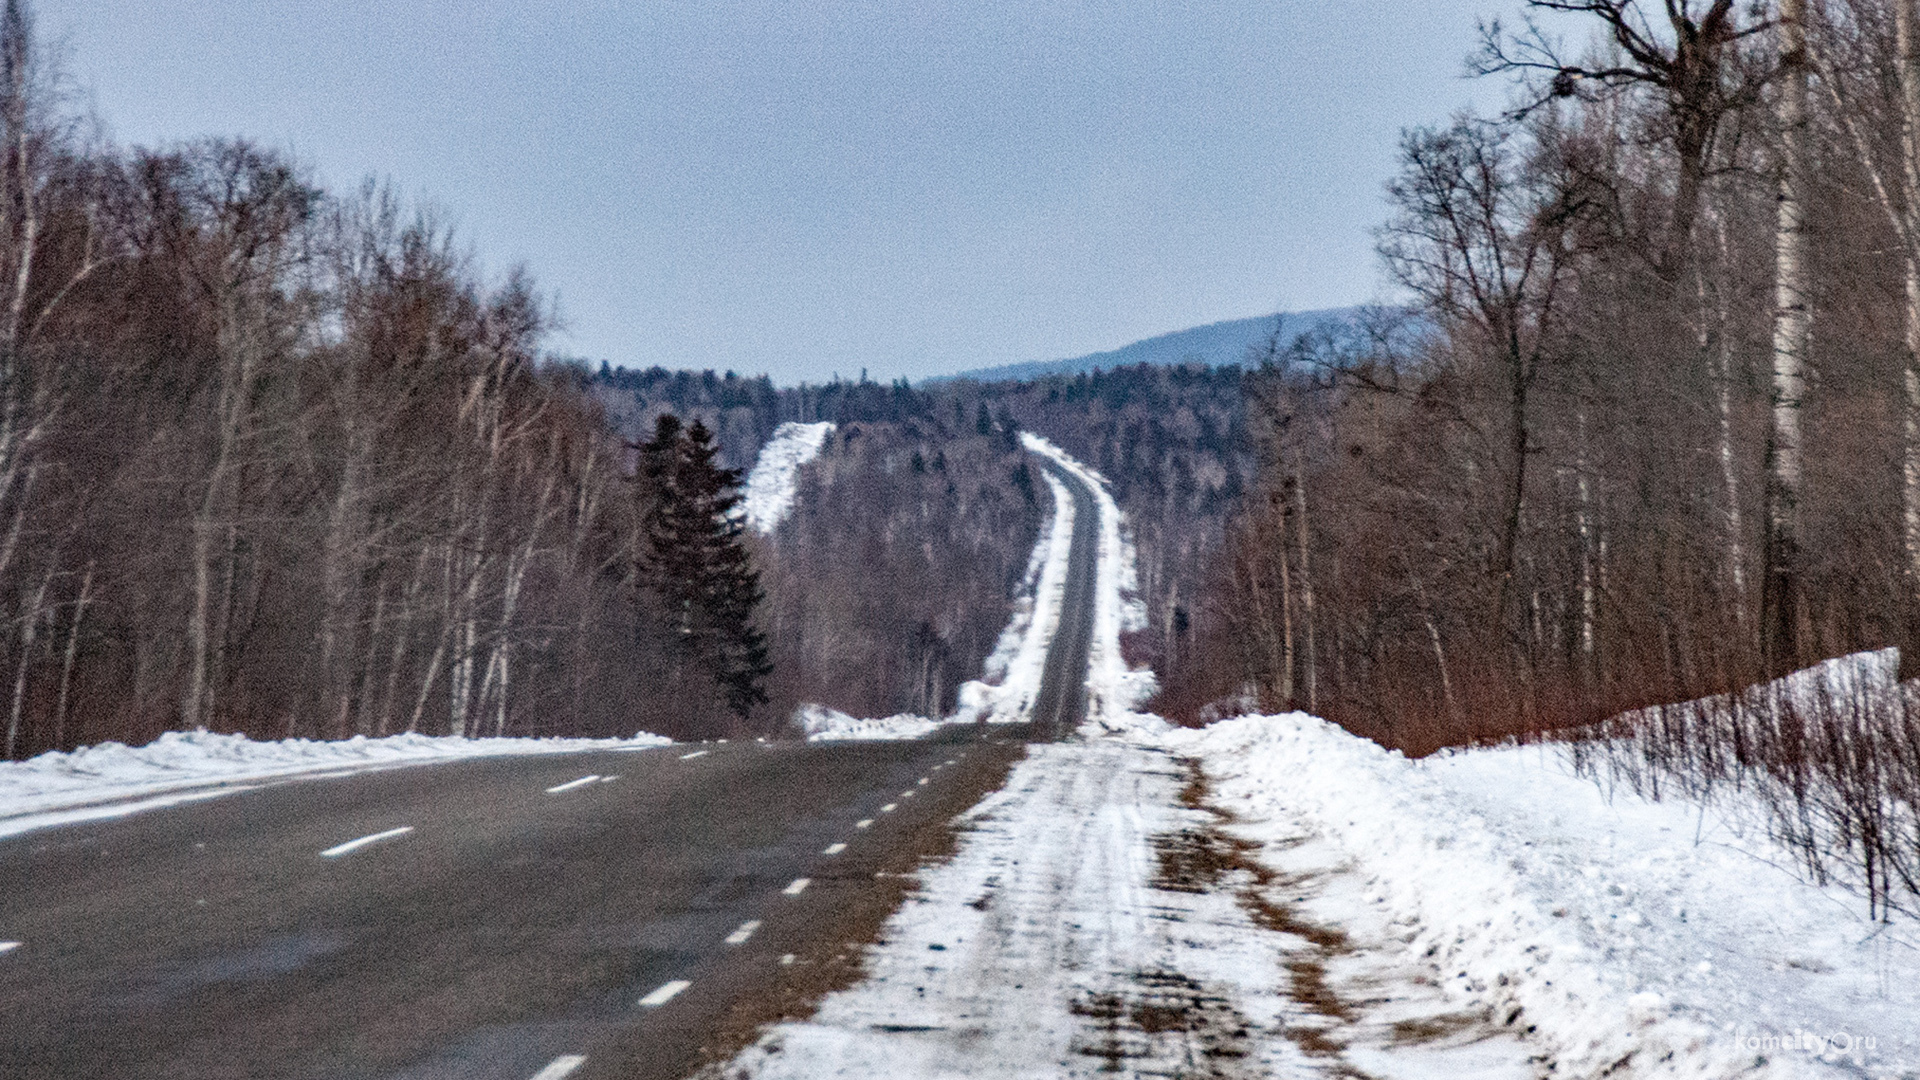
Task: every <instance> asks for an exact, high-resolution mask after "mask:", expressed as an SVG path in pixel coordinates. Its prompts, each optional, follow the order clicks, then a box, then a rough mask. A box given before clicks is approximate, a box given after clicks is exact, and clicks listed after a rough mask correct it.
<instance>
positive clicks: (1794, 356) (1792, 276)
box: [1762, 0, 1813, 666]
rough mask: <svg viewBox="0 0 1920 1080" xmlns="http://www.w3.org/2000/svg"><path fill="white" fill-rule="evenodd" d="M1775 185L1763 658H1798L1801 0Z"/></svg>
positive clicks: (1803, 309) (1791, 14)
mask: <svg viewBox="0 0 1920 1080" xmlns="http://www.w3.org/2000/svg"><path fill="white" fill-rule="evenodd" d="M1778 33H1779V41H1780V56H1781V65H1782V69H1783V73H1782V76H1781V80H1780V91H1779V93H1780V101H1779V106H1778V107H1779V116H1778V120H1779V125H1780V145H1781V162H1780V189H1779V206H1778V211H1779V214H1778V218H1777V222H1776V226H1775V234H1774V311H1773V393H1772V404H1773V410H1772V428H1771V442H1772V445H1771V452H1770V455H1769V456H1770V458H1771V462H1770V467H1769V470H1768V491H1767V540H1768V543H1767V582H1766V585H1767V589H1766V600H1767V603H1766V604H1765V605H1764V606H1765V607H1766V609H1767V620H1766V621H1767V625H1766V627H1765V628H1764V631H1763V634H1764V636H1763V645H1762V647H1763V652H1764V655H1765V656H1766V657H1767V659H1768V662H1769V665H1770V666H1779V665H1790V664H1792V663H1794V662H1795V661H1797V660H1799V659H1800V657H1799V656H1798V648H1799V641H1798V634H1799V615H1800V611H1799V608H1800V603H1801V597H1800V592H1801V580H1800V562H1801V556H1800V532H1799V504H1800V490H1801V484H1802V466H1801V437H1800V406H1801V401H1802V399H1803V397H1804V395H1805V393H1806V365H1807V360H1808V347H1809V344H1810V341H1811V338H1812V330H1813V311H1812V280H1811V270H1812V268H1811V266H1810V265H1809V263H1808V243H1807V219H1806V206H1805V204H1804V202H1803V199H1804V194H1805V183H1806V177H1805V171H1806V165H1807V161H1806V153H1807V146H1808V138H1809V132H1808V109H1807V88H1808V78H1807V68H1808V64H1807V39H1806V0H1781V3H1780V21H1779V28H1778Z"/></svg>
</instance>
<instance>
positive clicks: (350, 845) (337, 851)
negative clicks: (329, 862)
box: [320, 825, 413, 859]
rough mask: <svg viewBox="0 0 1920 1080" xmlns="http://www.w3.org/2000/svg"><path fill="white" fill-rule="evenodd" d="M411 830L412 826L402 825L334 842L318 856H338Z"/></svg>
mask: <svg viewBox="0 0 1920 1080" xmlns="http://www.w3.org/2000/svg"><path fill="white" fill-rule="evenodd" d="M412 831H413V826H411V825H402V826H400V827H399V828H397V829H388V830H387V831H386V832H377V833H374V834H373V835H372V836H363V837H361V838H360V839H358V840H349V841H347V842H346V843H344V844H335V845H334V846H333V847H330V848H328V849H327V850H325V851H323V852H321V853H320V857H321V858H323V859H334V858H338V857H340V856H342V855H345V854H346V853H347V852H349V851H359V850H360V849H361V848H363V847H366V846H367V845H368V844H377V843H379V842H380V841H382V840H391V839H393V838H394V837H396V836H405V835H407V834H408V833H410V832H412Z"/></svg>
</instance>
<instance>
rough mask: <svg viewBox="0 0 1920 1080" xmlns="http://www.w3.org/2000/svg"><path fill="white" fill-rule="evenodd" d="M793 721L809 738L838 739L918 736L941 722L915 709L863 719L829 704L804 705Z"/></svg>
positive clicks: (794, 715) (795, 713) (817, 740)
mask: <svg viewBox="0 0 1920 1080" xmlns="http://www.w3.org/2000/svg"><path fill="white" fill-rule="evenodd" d="M793 722H794V723H796V724H798V725H800V730H801V731H803V732H805V733H806V736H807V741H809V742H826V741H829V740H838V739H917V738H919V737H921V736H922V735H925V734H927V733H928V732H930V731H933V730H934V729H935V728H938V727H939V726H940V723H939V721H937V720H929V719H927V718H926V717H924V716H915V715H913V714H912V713H899V714H897V715H894V716H889V717H886V718H884V719H880V720H862V719H860V718H859V717H854V716H849V715H847V714H846V713H843V712H841V711H840V710H839V709H829V708H827V707H826V706H825V705H812V704H808V705H802V706H800V707H799V708H798V709H795V710H794V711H793Z"/></svg>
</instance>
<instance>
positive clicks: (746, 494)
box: [740, 420, 833, 534]
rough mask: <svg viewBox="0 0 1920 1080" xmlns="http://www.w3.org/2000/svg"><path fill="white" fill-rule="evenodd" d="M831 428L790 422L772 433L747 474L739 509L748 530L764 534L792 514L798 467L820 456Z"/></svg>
mask: <svg viewBox="0 0 1920 1080" xmlns="http://www.w3.org/2000/svg"><path fill="white" fill-rule="evenodd" d="M831 434H833V424H832V423H831V422H829V421H826V420H822V421H820V422H819V423H817V424H799V423H794V422H792V421H789V422H787V423H784V424H781V425H780V426H779V427H777V428H774V429H773V437H772V438H770V439H768V440H767V445H765V446H763V447H761V448H760V456H759V457H757V458H755V459H754V462H753V468H752V469H750V470H748V472H747V480H746V484H745V486H744V490H743V491H742V492H741V499H740V506H741V509H742V512H743V513H744V514H745V516H746V522H747V528H749V529H752V530H753V531H754V532H757V533H761V534H766V533H771V532H772V531H773V530H775V529H777V528H779V527H780V523H781V522H782V521H785V520H786V517H787V515H788V514H789V513H791V512H792V510H793V496H794V492H795V491H796V490H797V489H798V487H799V480H800V466H802V465H805V464H806V463H807V462H809V461H812V460H813V459H814V458H816V457H818V456H819V455H820V448H821V447H822V446H824V445H826V441H827V436H829V435H831Z"/></svg>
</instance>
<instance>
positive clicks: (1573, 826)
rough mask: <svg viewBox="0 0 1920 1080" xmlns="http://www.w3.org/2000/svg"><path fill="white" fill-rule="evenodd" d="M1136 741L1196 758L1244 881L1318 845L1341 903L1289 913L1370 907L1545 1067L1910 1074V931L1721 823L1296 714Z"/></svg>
mask: <svg viewBox="0 0 1920 1080" xmlns="http://www.w3.org/2000/svg"><path fill="white" fill-rule="evenodd" d="M1155 741H1156V742H1157V743H1158V745H1161V746H1165V747H1167V748H1169V749H1171V750H1174V751H1175V752H1178V753H1181V754H1184V755H1188V756H1192V757H1194V758H1197V759H1198V760H1199V761H1200V762H1201V763H1202V766H1203V768H1204V770H1205V773H1206V775H1207V777H1208V779H1209V781H1210V782H1211V784H1212V785H1213V794H1212V797H1211V804H1212V805H1215V806H1218V807H1220V808H1222V809H1224V810H1226V811H1229V812H1231V813H1232V814H1233V815H1235V818H1236V821H1237V824H1235V825H1234V826H1232V827H1231V831H1232V833H1233V834H1234V835H1236V836H1240V837H1242V838H1244V839H1246V840H1249V841H1252V842H1254V843H1256V844H1257V845H1259V847H1258V848H1257V849H1256V851H1257V857H1258V858H1259V859H1260V860H1261V862H1263V863H1264V864H1266V865H1267V866H1270V867H1272V868H1274V869H1275V870H1276V871H1279V872H1281V873H1282V874H1285V873H1287V872H1289V865H1290V863H1291V862H1292V861H1293V860H1296V859H1297V858H1298V855H1297V851H1298V849H1299V848H1300V846H1301V845H1302V844H1303V842H1307V841H1310V842H1311V843H1314V844H1319V843H1324V844H1327V845H1330V846H1331V848H1332V849H1333V851H1334V853H1335V861H1336V862H1337V863H1342V864H1344V865H1345V866H1346V867H1347V870H1346V871H1345V873H1346V876H1348V877H1350V878H1351V879H1352V880H1353V881H1354V882H1355V883H1356V888H1357V890H1358V892H1357V895H1355V896H1351V897H1348V898H1347V899H1346V901H1345V902H1344V903H1332V902H1331V898H1321V899H1319V900H1312V899H1310V900H1309V902H1308V903H1307V904H1305V905H1303V906H1302V910H1303V911H1304V912H1306V913H1307V914H1308V915H1309V917H1313V918H1318V919H1323V920H1325V921H1327V922H1328V923H1332V924H1345V925H1348V926H1351V925H1353V921H1354V919H1355V917H1356V916H1364V914H1365V913H1366V912H1368V911H1375V912H1379V913H1380V917H1381V918H1383V919H1389V920H1390V921H1391V924H1392V926H1393V927H1394V928H1395V932H1396V933H1397V934H1399V935H1400V937H1401V940H1404V941H1405V943H1406V945H1405V952H1406V953H1407V954H1408V955H1410V956H1413V957H1418V958H1421V959H1422V962H1423V963H1424V964H1425V966H1426V967H1427V969H1428V970H1427V971H1426V972H1425V973H1424V974H1425V976H1426V977H1427V978H1428V979H1430V980H1432V981H1433V983H1434V984H1435V985H1437V986H1440V987H1442V988H1444V989H1445V991H1446V992H1447V994H1448V995H1450V996H1451V997H1453V998H1454V999H1455V1000H1456V1001H1457V1002H1458V1003H1459V1005H1460V1007H1461V1008H1462V1009H1464V1010H1467V1011H1469V1012H1476V1013H1484V1014H1485V1015H1490V1016H1493V1017H1495V1018H1496V1019H1501V1020H1504V1019H1505V1018H1506V1017H1508V1016H1510V1015H1511V1016H1513V1017H1514V1021H1513V1022H1514V1026H1515V1027H1517V1028H1520V1029H1524V1030H1527V1031H1528V1032H1529V1034H1528V1036H1527V1038H1528V1040H1529V1041H1530V1042H1533V1043H1536V1044H1538V1045H1539V1046H1540V1047H1541V1048H1542V1050H1543V1052H1544V1053H1545V1055H1546V1056H1547V1059H1548V1060H1551V1061H1552V1062H1554V1063H1555V1073H1556V1074H1557V1075H1575V1076H1578V1075H1597V1074H1600V1073H1603V1072H1609V1071H1616V1070H1614V1069H1612V1068H1610V1067H1611V1066H1613V1065H1614V1064H1615V1063H1616V1062H1622V1061H1625V1062H1627V1065H1626V1066H1625V1067H1624V1071H1623V1074H1624V1075H1689V1076H1728V1075H1733V1074H1735V1073H1744V1072H1745V1071H1746V1070H1751V1069H1756V1068H1757V1063H1761V1062H1767V1063H1770V1064H1769V1065H1767V1066H1766V1069H1772V1068H1784V1069H1787V1070H1789V1071H1791V1072H1801V1071H1807V1070H1811V1071H1816V1072H1817V1071H1823V1069H1822V1066H1823V1065H1833V1066H1839V1067H1843V1068H1845V1069H1847V1070H1848V1071H1850V1072H1853V1073H1854V1074H1855V1075H1869V1076H1886V1077H1896V1076H1912V1075H1914V1074H1915V1073H1916V1071H1920V1042H1916V1033H1915V1030H1914V1027H1915V1025H1914V1021H1913V1018H1914V1017H1915V1016H1920V926H1916V925H1915V924H1914V923H1913V922H1912V921H1911V920H1903V921H1901V922H1897V923H1893V924H1872V923H1869V922H1868V921H1867V920H1866V918H1865V917H1864V916H1865V911H1864V904H1863V903H1861V902H1860V901H1859V900H1858V899H1856V898H1854V897H1851V896H1844V895H1833V894H1830V893H1828V892H1826V891H1823V890H1821V889H1819V888H1816V887H1813V886H1810V885H1807V884H1804V883H1802V882H1801V881H1799V880H1797V879H1796V878H1795V877H1794V875H1793V874H1792V873H1791V872H1790V871H1789V870H1788V869H1786V867H1788V866H1791V865H1792V862H1791V859H1792V856H1791V854H1790V853H1787V852H1785V851H1784V850H1782V849H1780V848H1777V847H1775V846H1774V845H1773V844H1772V843H1771V842H1770V841H1768V840H1767V838H1766V834H1765V831H1764V829H1763V828H1760V827H1758V826H1750V825H1745V824H1743V822H1742V820H1740V819H1739V817H1740V816H1739V815H1736V814H1733V813H1730V812H1722V811H1719V810H1716V809H1713V808H1706V807H1702V806H1700V805H1697V804H1685V803H1679V802H1668V803H1649V802H1645V801H1642V800H1640V799H1638V798H1634V797H1631V796H1625V795H1617V796H1616V798H1614V799H1613V800H1612V801H1609V800H1608V799H1607V798H1606V797H1605V795H1604V794H1603V793H1602V792H1601V791H1600V789H1599V788H1598V787H1597V786H1596V785H1594V784H1593V783H1592V782H1590V781H1587V780H1584V779H1580V778H1578V777H1576V776H1574V775H1573V774H1572V770H1571V767H1570V765H1569V764H1568V763H1567V761H1566V759H1565V757H1564V756H1563V753H1562V752H1561V751H1559V750H1550V749H1544V748H1537V747H1526V748H1505V749H1496V750H1474V751H1467V752H1459V753H1454V754H1450V755H1447V756H1443V757H1436V758H1429V759H1427V760H1424V761H1408V760H1406V759H1404V758H1402V757H1401V756H1400V755H1398V754H1396V753H1390V752H1387V751H1384V750H1381V749H1380V748H1379V747H1377V746H1376V745H1374V744H1373V743H1370V742H1366V741H1364V740H1361V739H1358V738H1355V737H1354V736H1352V735H1349V734H1347V733H1346V732H1344V731H1342V730H1340V729H1339V728H1336V727H1334V726H1333V725H1331V724H1328V723H1326V722H1324V721H1321V720H1318V719H1315V718H1312V717H1309V716H1306V715H1304V714H1300V713H1294V714H1289V715H1285V716H1255V717H1244V718H1240V719H1237V720H1230V721H1224V722H1221V723H1218V724H1215V725H1213V726H1212V727H1210V728H1207V729H1205V730H1202V731H1178V732H1171V733H1168V734H1166V735H1164V736H1162V737H1160V738H1159V739H1157V740H1155ZM1751 817H1752V818H1753V819H1754V820H1757V819H1758V815H1757V814H1756V815H1751ZM1338 970H1339V969H1337V968H1334V969H1331V971H1332V972H1333V973H1336V974H1337V973H1338ZM1336 989H1337V985H1336ZM1356 1063H1358V1062H1356ZM1363 1067H1365V1068H1368V1069H1371V1068H1372V1066H1371V1065H1370V1064H1368V1065H1365V1066H1363ZM1760 1071H1765V1069H1761V1070H1760Z"/></svg>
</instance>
